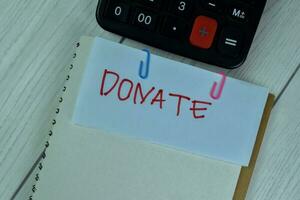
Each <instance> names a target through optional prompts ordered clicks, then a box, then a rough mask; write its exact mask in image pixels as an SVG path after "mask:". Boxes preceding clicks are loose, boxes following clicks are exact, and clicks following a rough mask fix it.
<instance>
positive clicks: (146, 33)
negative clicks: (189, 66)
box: [96, 0, 266, 68]
mask: <svg viewBox="0 0 300 200" xmlns="http://www.w3.org/2000/svg"><path fill="white" fill-rule="evenodd" d="M265 3H266V0H100V1H99V3H98V9H97V13H96V17H97V21H98V23H99V24H100V25H101V26H102V27H103V28H104V29H107V30H109V31H111V32H115V33H118V34H121V35H123V36H125V37H129V38H132V39H136V40H138V41H141V42H144V43H146V44H149V45H152V46H155V47H158V48H161V49H164V50H167V51H171V52H173V53H177V54H180V55H183V56H186V57H190V58H193V59H196V60H199V61H202V62H206V63H209V64H213V65H217V66H220V67H226V68H235V67H238V66H239V65H241V64H242V62H243V61H244V60H245V59H246V57H247V54H248V51H249V49H250V46H251V43H252V40H253V37H254V35H255V32H256V29H257V26H258V23H259V20H260V17H261V15H262V12H263V9H264V6H265Z"/></svg>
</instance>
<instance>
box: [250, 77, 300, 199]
mask: <svg viewBox="0 0 300 200" xmlns="http://www.w3.org/2000/svg"><path fill="white" fill-rule="evenodd" d="M299 88H300V71H298V73H297V74H296V75H295V78H294V79H293V80H292V81H291V83H290V84H289V86H288V87H287V90H286V91H285V92H284V93H283V95H282V97H281V98H280V99H279V101H278V102H277V104H276V105H275V107H274V109H273V111H272V115H271V118H270V122H269V127H268V129H267V132H266V135H265V139H264V142H263V145H262V148H261V151H260V155H259V157H258V161H257V164H256V167H255V171H254V175H253V178H252V181H251V184H250V189H249V192H248V196H247V199H249V200H251V199H256V200H265V199H272V200H279V199H280V200H281V199H286V200H299V199H300V186H299V183H300V157H299V155H300V145H299V144H300V93H299Z"/></svg>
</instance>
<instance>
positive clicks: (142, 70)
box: [139, 49, 151, 79]
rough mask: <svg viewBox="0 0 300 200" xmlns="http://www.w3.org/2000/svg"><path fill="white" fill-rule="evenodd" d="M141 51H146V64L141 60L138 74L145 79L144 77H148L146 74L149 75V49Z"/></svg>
mask: <svg viewBox="0 0 300 200" xmlns="http://www.w3.org/2000/svg"><path fill="white" fill-rule="evenodd" d="M143 51H145V52H146V53H147V58H146V65H144V61H142V60H141V62H140V68H139V76H140V78H142V79H146V78H148V75H149V67H150V57H151V53H150V50H148V49H143Z"/></svg>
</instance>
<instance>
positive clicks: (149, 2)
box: [138, 0, 161, 9]
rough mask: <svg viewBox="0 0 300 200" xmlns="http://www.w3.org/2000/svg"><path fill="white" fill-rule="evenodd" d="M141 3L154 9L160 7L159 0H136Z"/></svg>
mask: <svg viewBox="0 0 300 200" xmlns="http://www.w3.org/2000/svg"><path fill="white" fill-rule="evenodd" d="M138 1H139V2H140V3H141V4H143V5H145V6H147V7H148V6H149V7H152V8H155V9H159V8H160V7H161V0H138Z"/></svg>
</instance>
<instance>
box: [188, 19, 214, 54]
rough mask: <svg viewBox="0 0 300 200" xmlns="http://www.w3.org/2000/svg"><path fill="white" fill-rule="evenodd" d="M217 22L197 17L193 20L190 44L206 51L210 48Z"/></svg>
mask: <svg viewBox="0 0 300 200" xmlns="http://www.w3.org/2000/svg"><path fill="white" fill-rule="evenodd" d="M217 28H218V22H217V21H216V20H215V19H213V18H210V17H206V16H198V17H197V18H196V19H195V22H194V26H193V30H192V33H191V35H190V43H191V44H192V45H194V46H196V47H200V48H203V49H208V48H210V47H211V45H212V43H213V41H214V38H215V35H216V31H217Z"/></svg>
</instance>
